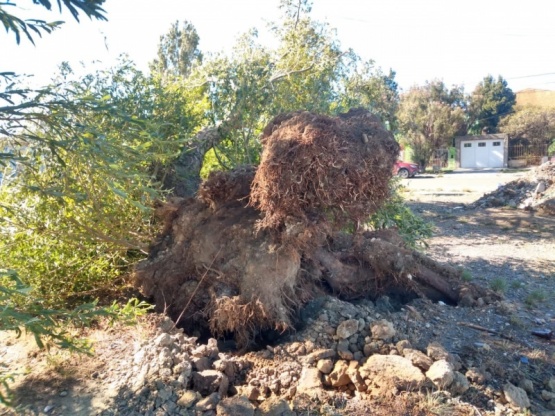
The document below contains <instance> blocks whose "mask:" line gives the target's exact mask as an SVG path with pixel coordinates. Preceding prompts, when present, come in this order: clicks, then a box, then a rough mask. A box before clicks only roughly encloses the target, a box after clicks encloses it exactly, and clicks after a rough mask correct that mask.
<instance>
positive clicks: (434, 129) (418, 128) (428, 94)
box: [398, 80, 464, 168]
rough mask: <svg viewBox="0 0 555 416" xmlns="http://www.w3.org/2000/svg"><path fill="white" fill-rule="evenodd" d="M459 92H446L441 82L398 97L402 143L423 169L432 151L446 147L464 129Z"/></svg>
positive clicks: (434, 82)
mask: <svg viewBox="0 0 555 416" xmlns="http://www.w3.org/2000/svg"><path fill="white" fill-rule="evenodd" d="M461 97H463V94H462V89H461V88H458V87H454V88H452V89H448V88H447V87H446V86H445V84H444V83H443V82H442V81H437V80H436V81H432V82H428V83H426V85H424V86H420V87H418V86H416V87H413V88H411V89H410V90H409V91H408V92H407V93H406V94H403V95H402V96H401V102H400V105H399V112H398V119H399V125H400V131H401V133H402V141H403V142H404V143H405V144H407V145H409V146H410V148H411V149H412V152H413V158H414V159H415V161H416V162H418V163H419V164H420V165H421V166H422V167H423V168H425V167H426V166H427V165H428V163H429V161H430V159H431V158H432V156H433V154H434V151H435V150H437V149H440V148H443V147H446V146H450V145H451V143H452V139H453V137H454V136H455V135H456V134H458V133H459V132H460V131H461V129H462V128H463V125H464V110H463V108H462V106H461V103H462V98H461Z"/></svg>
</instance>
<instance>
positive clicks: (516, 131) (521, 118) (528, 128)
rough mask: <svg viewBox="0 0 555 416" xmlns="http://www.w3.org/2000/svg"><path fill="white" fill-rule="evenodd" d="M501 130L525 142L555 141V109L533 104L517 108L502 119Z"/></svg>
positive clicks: (514, 138)
mask: <svg viewBox="0 0 555 416" xmlns="http://www.w3.org/2000/svg"><path fill="white" fill-rule="evenodd" d="M499 130H500V131H501V132H503V133H507V134H508V135H509V136H510V137H511V139H513V140H516V141H518V142H519V143H523V144H532V145H546V144H550V143H551V142H554V143H555V109H546V108H538V107H532V106H526V107H520V108H517V110H516V111H515V112H514V113H512V114H510V115H508V116H506V117H504V118H503V119H502V120H501V122H500V123H499Z"/></svg>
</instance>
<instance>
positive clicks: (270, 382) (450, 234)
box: [0, 172, 555, 415]
mask: <svg viewBox="0 0 555 416" xmlns="http://www.w3.org/2000/svg"><path fill="white" fill-rule="evenodd" d="M522 174H524V173H523V172H517V173H492V175H494V178H491V177H489V176H487V178H488V179H487V180H488V181H490V180H491V181H492V182H495V183H492V184H491V186H492V189H484V188H483V186H484V182H485V181H484V180H478V181H475V180H474V181H473V180H466V181H465V180H463V179H461V178H462V176H457V175H461V174H459V173H455V174H452V175H449V174H446V175H443V176H442V177H436V176H429V177H428V178H415V179H409V180H406V181H405V184H406V185H408V186H407V188H408V189H407V190H406V192H405V197H406V199H407V202H408V204H409V206H410V207H411V208H412V209H413V210H414V211H415V212H417V213H418V214H420V215H422V216H423V217H424V218H426V219H428V220H430V221H432V222H433V223H434V225H435V235H434V237H433V238H432V239H430V240H429V241H428V244H429V246H428V247H427V248H426V249H425V252H426V254H428V255H430V257H432V258H433V259H435V260H439V261H443V262H445V263H449V264H452V265H456V266H458V267H461V268H463V269H464V270H465V271H467V272H466V273H465V274H464V276H465V277H466V278H467V279H469V280H471V281H472V282H473V283H476V284H478V285H481V286H484V287H489V288H492V289H494V290H496V291H497V292H499V293H500V294H502V295H503V297H504V299H503V300H502V301H498V302H495V303H492V304H490V305H483V306H478V307H473V308H466V307H456V306H449V305H445V304H443V303H436V302H430V301H426V300H423V299H417V300H414V301H412V302H410V303H409V304H399V303H397V302H396V301H395V299H387V298H380V299H378V301H376V302H375V303H372V302H358V303H356V304H350V303H348V302H342V301H339V300H336V299H333V298H324V299H322V300H315V301H314V302H312V303H310V304H309V305H308V306H307V307H306V308H305V311H304V313H305V316H304V317H303V320H304V322H305V326H304V327H302V328H299V329H298V331H297V332H294V333H289V334H284V335H283V336H281V337H280V338H276V339H274V340H273V341H270V345H269V346H268V348H266V349H263V350H261V351H257V352H250V353H247V354H237V353H233V352H228V353H227V354H228V355H229V356H230V357H232V358H230V359H233V360H237V362H238V363H239V362H240V363H248V365H246V364H245V365H243V364H241V366H242V367H241V366H239V364H237V365H238V366H239V367H241V368H243V370H241V371H242V372H241V377H239V376H237V377H236V379H235V381H234V383H235V386H236V388H235V392H236V393H237V394H238V395H247V396H248V395H250V397H253V396H252V394H253V389H252V388H254V387H253V386H255V387H257V388H258V389H260V391H266V396H268V397H265V396H264V395H262V396H264V397H262V396H261V397H253V400H251V403H252V404H253V405H255V407H256V408H257V409H256V412H257V413H256V414H291V415H294V414H328V415H331V414H339V415H341V414H351V415H355V414H360V415H363V414H377V415H417V414H421V415H441V414H442V415H453V414H455V415H456V414H460V415H498V414H499V415H505V414H506V415H509V414H523V415H524V414H529V415H553V413H552V412H553V409H552V408H550V406H552V405H555V402H553V400H552V401H547V400H545V397H542V391H543V390H545V389H546V386H545V382H546V381H547V380H548V379H550V378H551V377H554V376H555V343H554V341H553V340H549V339H544V338H541V337H538V336H535V335H533V334H532V332H533V331H535V330H551V331H554V330H555V310H554V307H553V305H554V304H555V302H554V298H555V267H554V264H555V238H554V236H555V219H554V218H553V217H548V216H541V215H537V214H535V213H533V212H530V211H525V210H518V209H511V208H503V207H502V208H487V209H482V208H479V207H478V208H472V203H473V202H474V201H476V200H477V199H478V198H480V197H481V196H482V195H483V193H485V192H490V191H492V190H494V189H495V188H496V187H497V185H498V184H499V183H506V182H509V181H511V180H512V179H515V177H518V176H519V175H522ZM470 175H471V174H468V176H469V177H471V176H470ZM450 178H457V181H460V185H458V184H457V185H453V183H450V182H449V179H450ZM418 181H421V182H418ZM434 181H435V183H434ZM440 182H443V184H442V185H437V184H439V183H440ZM454 182H456V181H454ZM488 183H489V182H488ZM424 184H425V185H424ZM448 186H449V187H450V188H448ZM439 188H441V189H439ZM345 319H358V320H359V321H361V320H362V321H364V323H365V325H366V324H368V323H369V322H374V321H376V320H378V319H385V320H387V321H388V322H391V323H393V325H394V327H395V329H396V335H395V338H394V339H393V340H392V341H391V342H378V343H369V344H366V345H372V346H373V347H375V348H376V351H379V352H380V353H382V354H393V353H395V354H398V353H399V352H398V351H399V348H398V347H396V345H395V342H397V341H401V340H407V341H409V342H410V344H411V345H412V347H413V348H414V349H416V350H420V351H424V352H425V351H426V349H427V347H428V346H429V345H430V343H432V342H438V343H440V344H441V345H443V346H444V347H445V349H447V350H448V351H449V352H450V353H452V354H456V355H458V357H459V360H460V362H461V365H462V369H461V370H459V371H460V372H461V373H463V374H465V373H466V375H467V377H468V378H469V380H470V382H471V384H470V388H469V389H468V390H467V391H466V392H464V393H463V394H462V395H454V394H453V395H451V394H450V393H448V392H447V391H443V392H442V391H436V390H432V391H431V392H428V393H410V392H401V391H397V390H395V389H393V388H392V389H390V390H388V391H387V394H385V395H381V396H370V395H369V396H364V395H358V394H356V393H355V392H353V391H349V389H348V388H347V389H330V388H328V389H326V391H325V392H324V393H325V394H324V393H319V394H318V395H317V396H311V395H303V394H301V393H300V391H299V386H297V394H296V395H295V390H291V388H292V387H290V388H287V389H284V388H283V386H282V391H281V392H280V390H279V387H277V388H274V386H275V380H276V379H277V378H280V377H279V376H280V375H291V380H290V381H289V382H290V383H291V385H292V386H293V385H295V383H297V382H299V378H301V372H302V368H304V367H303V366H306V357H308V356H310V354H311V351H313V350H314V351H318V348H331V349H334V348H335V349H337V346H338V341H337V338H334V337H335V335H333V334H334V333H335V332H334V331H335V328H336V327H337V325H338V324H339V323H340V322H342V321H343V320H345ZM171 327H172V323H171V321H168V319H165V318H164V317H163V316H161V315H159V314H150V315H149V316H147V317H145V318H141V319H140V320H139V322H138V324H137V325H135V326H129V327H123V326H115V327H109V326H107V325H104V324H99V325H98V327H96V328H92V329H84V330H81V331H80V333H79V335H80V336H84V337H87V338H88V339H90V341H91V343H92V345H93V351H94V355H92V356H80V355H75V354H73V355H72V354H69V353H67V352H64V351H55V350H51V351H50V352H43V351H38V350H37V348H36V346H35V345H34V343H33V341H32V339H31V338H30V337H25V336H23V337H22V338H21V339H16V338H15V337H14V336H13V334H6V333H2V334H0V337H1V340H0V362H2V364H3V365H4V366H5V368H4V370H5V371H7V372H10V373H13V374H15V381H14V383H13V384H12V388H13V390H14V393H15V403H16V406H17V407H16V409H15V410H13V409H11V410H10V409H0V415H12V414H13V415H15V414H23V415H43V414H48V415H92V414H102V415H115V414H121V415H142V414H144V415H146V414H148V415H151V414H152V415H158V414H160V415H163V414H169V415H171V414H205V415H208V414H225V413H223V412H222V411H221V410H218V413H216V410H215V406H214V410H210V409H207V410H202V411H201V410H194V408H192V407H191V408H180V407H178V406H176V405H175V402H176V401H177V402H178V400H176V399H174V398H173V397H174V396H172V395H171V394H170V393H168V394H166V393H165V392H167V391H170V392H171V391H181V390H179V388H178V387H177V386H176V385H175V382H173V381H172V382H167V383H166V382H165V381H164V380H165V379H164V377H162V376H159V377H158V378H157V379H156V380H155V381H153V383H151V384H145V386H144V387H142V388H141V389H138V390H133V389H131V387H130V386H131V385H132V384H133V383H132V378H133V375H134V372H135V371H136V372H139V371H140V369H141V368H143V367H141V366H140V363H137V361H138V360H140V359H141V357H143V356H146V357H148V354H147V353H144V352H143V353H141V351H145V349H146V350H148V351H151V350H152V351H151V353H152V354H155V355H156V356H157V355H158V351H157V350H156V348H158V347H157V345H159V343H158V344H157V343H153V341H152V340H153V339H154V338H155V337H160V334H164V333H173V332H172V329H171ZM330 328H331V329H330ZM367 334H368V331H366V332H364V331H361V333H360V337H362V338H364V336H365V335H367ZM189 335H193V334H189ZM176 337H177V336H176ZM176 339H177V338H176ZM175 342H177V341H175ZM181 342H182V343H181V344H179V345H181V347H180V348H182V350H185V349H186V348H185V346H186V345H193V344H195V340H194V339H192V338H186V339H185V338H183V340H182V341H181ZM339 344H340V342H339ZM363 344H364V342H363ZM187 348H192V347H187ZM197 349H198V347H197ZM219 349H220V351H224V350H225V346H224V345H223V344H222V343H220V344H219ZM343 353H345V352H343ZM220 354H222V353H220ZM191 356H194V354H192V353H191ZM341 356H342V357H343V355H341ZM354 358H355V359H356V357H354ZM362 360H364V358H362ZM195 365H196V364H195ZM469 371H470V373H469ZM472 371H473V372H474V373H472ZM525 381H526V383H528V387H530V386H532V389H533V390H532V389H529V390H530V391H529V392H528V397H529V399H530V402H531V406H530V408H529V410H527V411H524V410H516V409H515V410H513V409H512V408H511V406H509V404H507V402H506V401H505V400H504V399H503V395H502V390H503V386H504V385H505V384H506V383H507V382H511V383H512V384H514V385H525V384H526V383H525ZM282 382H283V380H282ZM171 383H174V384H171ZM170 386H171V388H172V389H173V390H171V389H169V388H170ZM247 387H249V388H251V387H252V388H251V389H250V390H248V391H247ZM145 389H146V390H145ZM272 389H275V391H277V392H278V393H279V394H277V393H276V394H274V393H272V391H273V390H272ZM274 396H275V397H274ZM544 396H545V394H544ZM276 397H279V398H280V400H281V402H280V401H275V400H274V399H275V398H276ZM172 400H173V402H172ZM276 400H277V399H276ZM552 402H553V403H552ZM170 403H173V405H171V406H168V405H169V404H170ZM272 403H274V404H275V405H272ZM145 406H146V407H145ZM272 406H273V407H272ZM279 406H281V408H282V410H283V409H286V410H283V411H282V412H281V413H277V410H276V409H277V408H278V407H279ZM141 409H143V410H141ZM272 409H273V410H272ZM272 411H274V413H271V412H272ZM288 412H289V413H288ZM550 412H551V413H550ZM228 414H233V413H228ZM235 414H240V413H235ZM245 414H247V413H245ZM251 414H252V413H251Z"/></svg>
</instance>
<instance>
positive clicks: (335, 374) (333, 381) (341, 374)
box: [327, 360, 351, 387]
mask: <svg viewBox="0 0 555 416" xmlns="http://www.w3.org/2000/svg"><path fill="white" fill-rule="evenodd" d="M348 369H349V364H348V363H347V361H345V360H338V361H337V362H336V363H335V366H334V367H333V371H332V372H331V373H330V375H329V376H328V377H327V381H328V382H329V384H330V385H331V386H332V387H341V386H346V385H347V384H349V383H350V382H351V379H350V377H349V375H348V374H347V370H348Z"/></svg>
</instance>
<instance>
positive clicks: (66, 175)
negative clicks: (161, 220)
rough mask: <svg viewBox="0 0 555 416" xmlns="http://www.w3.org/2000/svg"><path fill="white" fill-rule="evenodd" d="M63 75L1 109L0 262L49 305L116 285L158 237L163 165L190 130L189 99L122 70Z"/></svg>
mask: <svg viewBox="0 0 555 416" xmlns="http://www.w3.org/2000/svg"><path fill="white" fill-rule="evenodd" d="M71 77H72V75H71V71H70V69H69V68H67V67H65V68H64V70H63V72H62V74H61V79H60V80H59V83H58V84H57V85H56V86H52V87H48V88H45V89H42V90H40V91H38V92H37V91H25V94H24V95H23V96H20V98H21V97H22V102H21V103H17V102H15V103H14V104H10V103H9V102H8V105H7V106H5V107H3V108H2V109H0V111H2V112H3V114H5V117H4V119H5V120H7V122H5V123H3V124H1V125H0V133H1V134H2V136H0V146H1V147H2V148H3V149H6V150H5V153H4V154H3V155H0V163H1V162H2V161H3V162H4V165H5V170H6V173H8V175H5V176H4V180H3V182H2V186H1V187H0V222H1V223H2V227H1V228H0V234H1V236H2V240H0V264H6V265H9V266H10V267H11V268H14V269H17V270H18V271H19V272H20V274H21V275H22V276H25V283H26V284H28V285H31V286H33V288H34V290H35V291H36V293H37V294H39V295H40V296H41V297H42V298H43V299H44V302H45V304H46V305H49V306H55V305H60V304H61V303H63V302H64V301H67V300H70V299H75V298H76V297H80V296H90V295H94V293H96V292H97V291H98V290H103V291H106V290H108V289H112V290H113V289H117V287H118V283H119V284H120V285H121V283H123V280H122V277H123V276H124V275H125V274H126V273H127V272H128V270H129V268H130V266H131V265H133V264H134V262H135V261H137V260H138V259H139V258H142V256H144V255H145V254H146V253H147V249H148V244H149V243H150V242H151V241H152V239H153V238H154V235H155V233H156V232H157V226H156V224H155V223H153V221H152V209H151V207H152V205H153V201H154V200H156V199H163V198H165V194H166V192H165V191H164V190H163V188H162V184H161V182H162V181H163V177H164V174H165V172H164V170H163V166H166V165H168V163H169V161H170V160H172V159H174V158H175V157H176V156H177V155H178V154H179V151H180V150H181V148H182V147H183V146H184V145H185V143H186V140H187V139H188V136H189V135H190V132H191V130H193V129H194V128H196V124H197V123H198V120H199V119H198V118H197V115H196V114H198V113H195V111H197V109H193V108H192V105H187V101H188V100H187V96H186V93H188V91H186V90H185V89H184V88H181V86H180V85H178V84H177V85H169V86H167V85H164V84H162V83H161V82H159V81H157V80H156V79H152V78H146V77H144V76H143V75H142V73H140V72H139V71H137V70H136V69H135V68H134V67H133V65H132V64H131V63H129V62H127V61H125V60H124V61H122V62H121V63H120V65H119V66H118V67H116V68H113V69H112V70H108V71H100V72H97V73H94V74H91V75H89V76H86V77H84V78H81V79H79V80H71ZM8 87H9V88H6V89H5V90H4V91H8V93H10V94H11V96H13V95H14V91H17V90H16V89H14V88H15V87H13V86H12V84H10V85H9V86H8ZM10 88H11V89H10ZM0 98H1V97H0ZM12 101H13V100H12ZM7 171H11V172H7Z"/></svg>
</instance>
